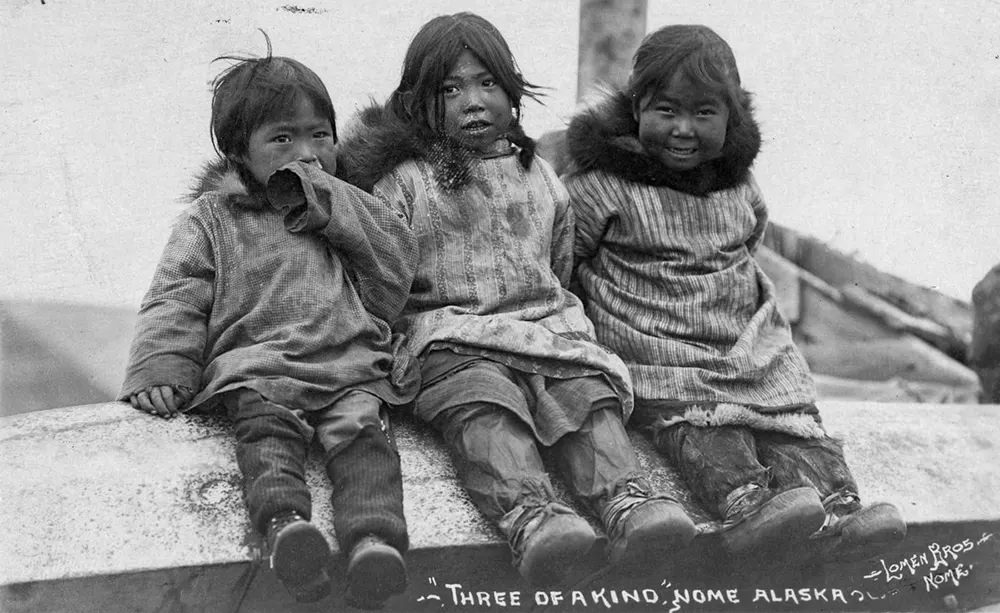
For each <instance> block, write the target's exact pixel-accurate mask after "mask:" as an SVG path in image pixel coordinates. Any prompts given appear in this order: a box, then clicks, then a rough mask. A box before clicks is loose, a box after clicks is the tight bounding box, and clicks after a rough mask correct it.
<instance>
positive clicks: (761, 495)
mask: <svg viewBox="0 0 1000 613" xmlns="http://www.w3.org/2000/svg"><path fill="white" fill-rule="evenodd" d="M825 518H826V511H824V510H823V504H822V503H821V502H820V499H819V494H818V493H817V492H816V490H815V489H813V488H811V487H796V488H793V489H789V490H785V491H784V492H781V493H778V494H774V493H773V491H771V490H768V489H767V488H764V487H761V486H759V485H757V484H755V483H751V484H748V485H745V486H743V487H740V488H737V489H736V490H734V491H733V492H732V493H730V494H729V496H727V497H726V509H725V522H724V523H723V530H722V532H721V537H722V543H723V546H724V547H725V548H726V550H727V551H728V552H729V553H730V554H731V555H733V556H736V557H743V556H748V555H753V556H756V555H758V554H767V553H774V552H777V551H778V550H780V549H783V548H787V547H788V546H789V545H792V546H794V544H795V543H796V542H805V541H806V540H807V539H808V538H809V536H810V535H811V534H813V533H814V532H816V530H818V529H819V528H820V526H822V525H823V521H824V519H825Z"/></svg>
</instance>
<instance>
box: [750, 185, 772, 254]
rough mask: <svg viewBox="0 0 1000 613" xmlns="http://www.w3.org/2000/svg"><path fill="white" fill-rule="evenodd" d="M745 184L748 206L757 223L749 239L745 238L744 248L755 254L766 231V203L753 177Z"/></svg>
mask: <svg viewBox="0 0 1000 613" xmlns="http://www.w3.org/2000/svg"><path fill="white" fill-rule="evenodd" d="M747 183H748V188H749V194H750V206H751V207H753V214H754V217H755V218H756V220H757V222H756V224H755V225H754V228H753V231H752V232H751V233H750V236H749V238H747V241H746V246H747V249H748V250H749V251H750V253H756V252H757V249H758V248H760V244H761V242H762V241H763V240H764V233H765V232H766V231H767V219H768V215H767V203H765V202H764V196H763V195H762V194H761V191H760V186H758V185H757V181H756V180H755V179H754V178H753V175H751V176H750V178H749V179H748V181H747Z"/></svg>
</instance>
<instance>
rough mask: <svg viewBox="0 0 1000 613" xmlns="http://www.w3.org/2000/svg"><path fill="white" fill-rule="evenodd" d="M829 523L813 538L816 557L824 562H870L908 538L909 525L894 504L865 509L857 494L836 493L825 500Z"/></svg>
mask: <svg viewBox="0 0 1000 613" xmlns="http://www.w3.org/2000/svg"><path fill="white" fill-rule="evenodd" d="M823 507H824V509H825V510H826V521H825V522H824V523H823V526H822V527H821V528H820V529H819V530H818V531H816V533H814V534H813V535H812V537H810V541H811V544H812V549H813V555H814V556H815V557H816V558H818V559H819V560H820V561H823V562H858V561H861V560H867V559H868V558H871V557H873V556H876V555H878V554H880V553H882V552H883V551H885V550H887V549H889V548H890V547H892V546H893V545H896V544H897V543H899V542H900V541H902V540H903V538H904V537H905V536H906V523H905V522H904V521H903V518H902V516H901V515H900V513H899V509H897V508H896V507H895V506H894V505H892V504H889V503H888V502H877V503H874V504H871V505H869V506H867V507H862V505H861V499H860V497H859V496H858V495H857V494H853V493H841V492H838V493H835V494H832V495H830V496H828V497H827V498H826V500H824V501H823Z"/></svg>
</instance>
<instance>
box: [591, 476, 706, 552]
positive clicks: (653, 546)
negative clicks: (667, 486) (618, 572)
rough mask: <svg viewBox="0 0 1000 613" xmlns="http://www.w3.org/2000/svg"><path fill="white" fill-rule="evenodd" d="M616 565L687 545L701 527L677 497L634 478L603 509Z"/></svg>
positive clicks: (602, 521)
mask: <svg viewBox="0 0 1000 613" xmlns="http://www.w3.org/2000/svg"><path fill="white" fill-rule="evenodd" d="M601 523H602V524H603V525H604V529H605V531H606V532H607V535H608V548H607V555H608V561H609V562H610V563H611V564H612V566H620V565H623V564H628V565H638V564H643V563H646V562H650V561H653V560H657V559H662V557H663V556H664V555H669V554H671V553H673V552H675V551H677V550H678V549H682V548H684V547H686V546H687V545H688V544H689V543H690V542H691V540H692V539H694V537H695V534H697V532H698V529H697V528H696V527H695V525H694V522H693V521H691V518H690V517H688V514H687V512H685V511H684V508H683V507H682V506H681V505H680V503H678V502H677V501H676V500H674V499H673V498H671V497H670V496H666V495H654V494H653V493H652V492H651V491H650V490H649V488H648V487H645V486H644V485H643V484H642V483H640V482H638V481H636V480H630V481H628V482H627V483H626V484H625V488H624V489H623V490H622V491H621V492H619V493H618V494H617V495H615V496H613V497H611V499H609V500H608V501H607V503H605V504H604V506H603V508H602V509H601Z"/></svg>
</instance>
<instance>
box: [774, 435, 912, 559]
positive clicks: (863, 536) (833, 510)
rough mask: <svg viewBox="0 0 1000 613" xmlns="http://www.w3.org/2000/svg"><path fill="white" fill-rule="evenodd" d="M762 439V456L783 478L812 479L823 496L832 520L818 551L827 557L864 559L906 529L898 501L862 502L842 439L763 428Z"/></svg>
mask: <svg viewBox="0 0 1000 613" xmlns="http://www.w3.org/2000/svg"><path fill="white" fill-rule="evenodd" d="M757 440H758V448H759V450H760V456H761V461H763V462H764V463H765V464H767V465H768V466H770V467H771V469H772V471H773V475H774V480H775V482H776V483H777V484H779V485H780V486H781V487H799V486H801V485H808V486H810V487H813V488H815V489H816V490H817V491H818V492H819V494H820V496H821V497H822V499H823V507H824V510H825V512H826V521H825V523H824V524H823V526H822V527H821V529H820V530H819V531H818V532H817V533H816V534H815V535H814V538H813V545H814V547H813V551H811V552H810V553H811V554H812V555H815V556H817V557H819V558H820V559H824V560H837V561H852V560H863V559H867V558H870V557H872V556H875V555H877V554H879V553H881V552H883V551H884V550H885V549H888V548H889V547H890V546H892V545H894V544H896V543H897V542H899V541H900V540H902V538H903V537H904V536H905V535H906V524H905V523H904V522H903V519H902V517H901V515H900V513H899V510H898V509H897V508H896V507H895V506H893V505H891V504H889V503H885V502H883V503H876V504H873V505H870V506H868V507H863V506H862V504H861V498H860V496H858V486H857V483H856V482H855V481H854V476H853V475H852V474H851V470H850V468H848V466H847V460H846V459H845V458H844V450H843V446H842V445H841V444H840V442H839V441H837V440H835V439H833V438H831V437H829V436H826V437H823V438H814V439H806V438H800V437H797V436H792V435H790V434H784V433H778V432H761V433H759V434H758V436H757Z"/></svg>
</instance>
